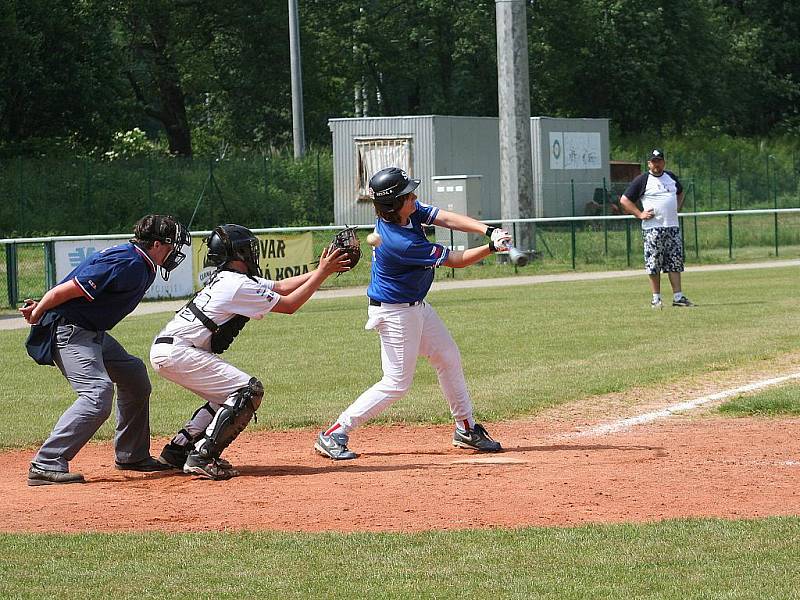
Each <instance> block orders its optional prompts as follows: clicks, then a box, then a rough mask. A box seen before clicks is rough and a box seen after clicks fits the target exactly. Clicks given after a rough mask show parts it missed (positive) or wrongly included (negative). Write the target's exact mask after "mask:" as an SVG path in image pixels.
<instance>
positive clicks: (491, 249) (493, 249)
mask: <svg viewBox="0 0 800 600" xmlns="http://www.w3.org/2000/svg"><path fill="white" fill-rule="evenodd" d="M489 252H497V246H495V245H494V242H489Z"/></svg>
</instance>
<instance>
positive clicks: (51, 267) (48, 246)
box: [44, 241, 56, 290]
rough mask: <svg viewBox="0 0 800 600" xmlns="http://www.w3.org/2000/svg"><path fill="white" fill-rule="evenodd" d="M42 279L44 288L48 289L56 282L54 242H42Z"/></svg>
mask: <svg viewBox="0 0 800 600" xmlns="http://www.w3.org/2000/svg"><path fill="white" fill-rule="evenodd" d="M44 280H45V288H46V289H48V290H49V289H50V288H51V287H53V286H55V284H56V243H55V242H52V241H51V242H45V243H44Z"/></svg>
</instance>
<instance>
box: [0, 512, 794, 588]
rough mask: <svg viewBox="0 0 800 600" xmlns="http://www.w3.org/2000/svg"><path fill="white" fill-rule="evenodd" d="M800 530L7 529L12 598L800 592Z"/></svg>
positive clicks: (698, 524)
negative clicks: (799, 554)
mask: <svg viewBox="0 0 800 600" xmlns="http://www.w3.org/2000/svg"><path fill="white" fill-rule="evenodd" d="M272 500H275V501H277V499H272ZM269 501H271V500H270V499H266V500H265V502H269ZM333 510H335V509H333ZM799 534H800V521H799V520H798V519H797V518H788V517H787V518H770V519H761V520H745V521H726V520H716V519H699V520H679V521H664V522H661V523H653V524H622V525H602V526H601V525H584V526H582V527H571V528H556V527H541V528H539V527H537V528H523V529H516V530H505V529H494V530H486V531H452V532H447V531H433V532H424V533H414V534H390V533H350V534H336V533H317V534H308V533H280V532H279V533H275V532H249V531H239V532H224V533H200V534H179V535H167V534H161V533H144V534H142V533H125V534H78V535H75V534H71V535H63V534H62V535H9V534H5V535H0V571H2V572H3V574H4V576H3V578H2V579H0V595H2V596H3V597H4V598H28V597H31V598H33V597H53V598H55V597H58V598H63V599H72V598H81V599H84V598H118V599H120V600H124V599H128V598H135V599H139V598H168V597H176V596H188V597H200V598H212V597H213V598H266V597H275V598H311V597H330V598H390V599H393V598H453V599H462V598H464V597H465V596H467V597H475V598H489V597H491V598H520V599H522V598H541V599H548V600H549V599H553V600H556V599H557V600H583V599H585V598H607V599H609V600H617V599H619V600H623V599H624V600H627V599H629V598H660V599H664V600H687V599H698V600H699V599H707V598H730V599H737V600H738V599H742V600H744V599H749V598H793V597H795V596H796V590H797V589H798V586H800V577H798V571H797V568H796V546H797V536H798V535H799ZM165 557H171V558H172V559H173V560H166V559H165ZM176 557H182V558H180V559H176ZM176 564H178V565H183V564H190V565H191V568H176ZM31 565H36V568H31ZM201 573H202V576H199V575H198V574H201Z"/></svg>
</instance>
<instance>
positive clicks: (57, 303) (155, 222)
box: [20, 215, 191, 485]
mask: <svg viewBox="0 0 800 600" xmlns="http://www.w3.org/2000/svg"><path fill="white" fill-rule="evenodd" d="M190 244H191V238H190V237H189V234H188V232H187V231H186V229H185V228H184V227H183V226H182V225H181V224H180V223H179V222H178V221H177V220H175V219H174V218H173V217H169V216H163V215H147V216H145V217H143V218H142V219H140V220H139V221H138V222H137V223H136V226H135V228H134V237H133V239H132V240H130V242H128V243H126V244H120V245H118V246H113V247H111V248H107V249H105V250H102V251H100V252H96V253H94V254H92V255H91V256H89V257H88V258H87V259H86V260H84V261H83V262H82V263H81V264H80V265H78V266H77V267H76V268H75V269H74V270H73V271H72V272H71V273H70V274H69V275H67V277H66V278H65V279H64V280H63V281H62V282H61V283H59V284H58V285H56V286H55V287H54V288H52V289H51V290H49V291H48V292H47V293H46V294H45V295H44V296H43V297H42V299H41V300H40V301H38V302H36V301H34V300H26V301H25V305H24V306H23V307H22V308H21V309H20V312H21V313H22V316H23V317H24V318H25V320H26V321H27V322H28V323H30V324H32V325H34V324H37V323H40V321H41V323H43V324H44V323H53V325H52V327H53V328H54V340H53V344H52V359H51V360H52V362H50V361H49V360H48V359H44V360H38V359H37V362H41V364H55V365H56V366H58V368H59V370H60V371H61V373H62V374H63V375H64V377H66V379H67V381H69V383H70V385H71V386H72V389H73V390H75V392H76V393H77V394H78V398H77V399H76V400H75V402H74V404H73V405H72V406H70V407H69V408H68V409H67V411H66V412H65V413H64V414H63V415H61V418H60V419H59V420H58V422H57V423H56V425H55V427H54V428H53V431H52V433H51V434H50V437H48V438H47V440H46V441H45V443H44V444H42V447H41V448H39V451H38V452H37V453H36V456H34V458H33V460H32V461H31V467H30V470H29V471H28V485H50V484H64V483H83V481H84V478H83V475H81V474H80V473H70V472H69V462H70V461H71V460H72V459H73V458H75V455H77V454H78V452H79V451H80V449H81V448H83V446H84V445H85V444H86V443H87V442H88V441H89V440H90V439H91V438H92V436H93V435H94V434H95V433H96V432H97V430H98V429H99V428H100V426H101V425H102V424H103V423H104V422H105V421H106V419H108V417H109V416H110V415H111V406H112V401H113V398H114V386H115V385H116V389H117V429H116V434H115V436H114V449H115V453H116V461H115V464H116V467H117V468H118V469H122V470H131V471H160V470H163V469H165V468H166V467H164V466H163V465H162V464H161V463H159V462H158V461H156V460H155V459H153V457H152V456H150V389H151V388H150V380H149V378H148V377H147V369H146V368H145V366H144V363H143V362H142V361H141V360H140V359H139V358H136V357H135V356H131V355H130V354H128V353H127V352H126V351H125V349H124V348H123V347H122V346H121V345H120V343H119V342H117V340H115V339H114V338H113V337H111V335H109V334H108V333H107V331H108V330H109V329H111V328H113V327H114V326H115V325H116V324H117V323H119V322H120V321H121V320H122V319H123V318H124V317H125V316H126V315H128V314H129V313H130V312H131V311H133V309H134V308H136V306H137V305H138V304H139V302H140V301H141V299H142V297H143V296H144V294H145V292H146V291H147V289H148V288H149V287H150V286H151V285H152V283H153V281H155V278H156V269H157V267H161V275H162V277H163V278H164V279H167V278H168V277H169V272H170V271H172V270H173V269H174V268H175V267H177V266H178V265H179V264H180V263H181V262H182V261H183V259H184V258H186V256H185V254H184V253H183V252H181V248H182V247H183V246H185V245H186V246H188V245H190ZM34 329H36V328H34ZM31 337H33V336H31ZM30 350H31V349H30V345H29V353H30ZM32 356H33V354H32ZM48 358H49V357H48ZM45 361H46V362H45Z"/></svg>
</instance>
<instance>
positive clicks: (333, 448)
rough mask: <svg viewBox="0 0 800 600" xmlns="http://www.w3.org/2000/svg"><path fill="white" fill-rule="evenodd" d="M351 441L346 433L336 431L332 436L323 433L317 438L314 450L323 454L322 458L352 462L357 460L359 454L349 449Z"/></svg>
mask: <svg viewBox="0 0 800 600" xmlns="http://www.w3.org/2000/svg"><path fill="white" fill-rule="evenodd" d="M349 439H350V438H348V437H347V434H346V433H336V432H335V431H334V432H333V433H331V434H330V435H325V432H324V431H323V432H321V433H320V434H319V435H318V436H317V442H316V443H315V444H314V450H316V451H317V452H319V453H320V454H322V456H327V457H328V458H332V459H333V460H350V459H352V458H356V457H357V456H358V454H356V453H355V452H353V451H352V450H350V448H348V447H347V442H348V441H349Z"/></svg>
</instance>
